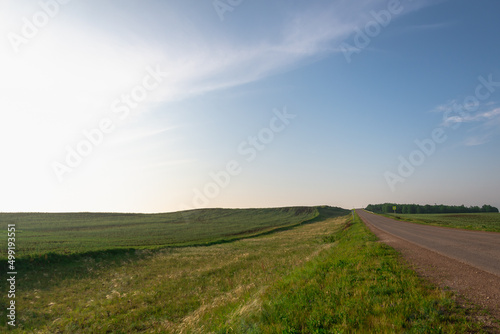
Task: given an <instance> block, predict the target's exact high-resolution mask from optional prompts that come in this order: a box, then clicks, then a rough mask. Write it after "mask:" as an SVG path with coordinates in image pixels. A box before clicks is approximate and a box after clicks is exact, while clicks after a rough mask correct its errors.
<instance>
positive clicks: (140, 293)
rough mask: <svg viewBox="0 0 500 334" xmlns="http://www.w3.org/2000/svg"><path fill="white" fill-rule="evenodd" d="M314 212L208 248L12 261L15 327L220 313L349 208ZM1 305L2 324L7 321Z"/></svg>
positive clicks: (160, 324)
mask: <svg viewBox="0 0 500 334" xmlns="http://www.w3.org/2000/svg"><path fill="white" fill-rule="evenodd" d="M285 211H287V210H285ZM319 212H320V216H319V217H321V218H319V217H317V219H314V220H313V221H314V223H311V224H304V225H302V226H300V227H299V228H293V229H285V230H282V232H280V233H270V234H267V235H261V236H260V237H258V238H247V239H242V240H240V241H235V242H232V243H221V244H215V245H212V246H209V247H181V248H165V249H161V250H158V249H157V250H148V249H143V250H138V251H134V250H131V251H127V252H109V251H107V252H99V253H95V254H87V255H83V256H79V257H68V259H70V260H71V261H59V262H51V261H45V262H44V261H36V262H37V263H36V265H31V264H30V263H29V262H25V263H24V265H21V266H20V267H19V268H18V273H19V274H18V278H17V293H16V297H17V298H16V304H17V306H18V316H19V318H18V331H22V329H24V330H26V331H27V332H30V331H32V330H34V329H43V331H44V332H46V333H55V332H58V331H63V332H68V333H69V332H71V333H78V332H87V333H93V332H98V333H101V332H106V331H107V330H110V331H115V332H123V333H126V332H135V331H149V332H151V331H154V330H156V329H157V330H158V331H159V332H162V331H165V330H166V331H172V332H178V331H179V330H180V329H182V328H189V327H197V326H198V327H199V326H201V325H200V323H208V324H211V323H214V318H215V319H225V318H226V317H227V316H228V315H229V314H230V313H228V312H229V310H232V309H233V308H234V307H236V306H237V305H238V303H244V302H245V300H246V299H248V298H250V297H251V296H255V295H258V294H259V293H260V291H261V290H262V288H263V287H264V286H266V285H267V284H269V283H270V282H273V281H275V280H277V279H279V278H280V277H282V276H283V275H286V274H287V273H289V272H290V271H292V270H293V268H295V267H297V266H300V265H301V264H302V263H304V261H307V258H308V257H313V256H314V254H315V253H316V252H318V251H319V250H321V249H323V248H324V247H330V246H331V244H325V243H324V242H323V240H322V237H323V236H326V235H328V234H329V233H331V231H332V229H335V228H336V226H337V225H338V224H337V223H336V222H335V221H334V218H332V217H338V216H339V215H345V213H346V212H347V211H346V210H339V209H335V208H319ZM327 217H330V218H329V220H327V221H324V219H326V218H327ZM282 224H283V222H282ZM4 281H5V280H2V281H0V284H3V285H4V286H3V287H2V291H4V289H5V283H3V282H4ZM2 298H3V296H2ZM4 310H5V308H4V307H1V308H0V323H2V324H4V325H5V311H4ZM221 321H222V320H221Z"/></svg>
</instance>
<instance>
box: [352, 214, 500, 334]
mask: <svg viewBox="0 0 500 334" xmlns="http://www.w3.org/2000/svg"><path fill="white" fill-rule="evenodd" d="M359 211H360V210H358V213H359ZM363 213H364V212H363ZM360 217H361V219H362V220H363V221H364V223H365V224H366V225H367V226H368V228H369V229H370V230H371V231H372V232H373V233H374V234H375V235H376V236H377V237H378V238H379V239H380V241H381V242H383V243H385V244H387V245H388V246H390V247H393V248H394V249H396V250H397V251H399V252H400V253H401V255H402V256H403V258H404V259H405V260H406V261H408V263H409V264H410V265H411V266H412V269H414V270H415V271H416V272H417V273H418V274H419V275H420V276H421V277H423V278H425V279H426V280H428V281H430V282H431V283H433V284H435V285H437V286H439V287H441V288H443V289H451V290H452V291H454V292H456V293H457V301H458V302H459V303H460V304H462V305H463V306H465V307H470V306H471V304H472V305H475V306H477V307H479V308H480V309H484V310H486V311H488V312H487V313H489V315H484V316H478V315H476V316H475V317H476V318H480V319H478V320H480V321H482V322H483V323H485V324H486V325H487V327H488V330H489V331H490V332H492V333H500V324H499V321H500V277H499V276H497V275H495V274H492V273H490V272H486V271H484V270H481V269H478V268H477V267H474V266H472V265H470V264H467V263H464V262H461V261H459V260H456V259H453V258H450V257H448V256H445V255H443V254H441V253H437V252H435V251H432V250H430V249H428V248H425V247H422V246H420V245H417V244H416V243H413V242H410V241H408V240H406V239H403V238H400V237H398V236H396V235H394V234H391V233H389V232H386V231H384V230H382V229H380V228H377V227H375V226H374V225H373V224H371V223H370V222H369V221H368V219H367V216H366V215H364V214H361V215H360Z"/></svg>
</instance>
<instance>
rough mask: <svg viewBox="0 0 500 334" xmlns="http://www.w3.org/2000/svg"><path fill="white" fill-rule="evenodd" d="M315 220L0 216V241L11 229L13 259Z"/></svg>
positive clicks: (271, 213) (223, 215) (298, 216)
mask: <svg viewBox="0 0 500 334" xmlns="http://www.w3.org/2000/svg"><path fill="white" fill-rule="evenodd" d="M336 210H343V209H339V208H337V209H336ZM343 212H346V211H345V210H344V211H343ZM318 214H319V213H318V208H314V207H289V208H277V209H274V208H271V209H200V210H192V211H184V212H174V213H163V214H121V213H0V222H1V225H2V226H1V229H0V238H1V239H5V238H6V234H7V224H15V225H16V249H17V251H16V253H17V257H18V258H22V257H28V256H29V257H40V256H44V255H45V254H47V253H52V254H51V255H54V254H58V255H61V254H78V253H85V252H96V251H102V250H110V249H119V248H122V249H127V248H161V247H165V246H172V247H173V246H190V245H208V244H214V243H221V242H227V241H231V240H235V239H240V238H243V237H249V236H254V235H259V234H262V233H266V232H272V231H273V230H275V229H278V228H286V227H290V226H295V225H297V224H300V223H302V222H305V221H308V220H311V219H313V218H315V217H316V216H317V215H318ZM5 258H6V247H1V248H0V259H3V260H5Z"/></svg>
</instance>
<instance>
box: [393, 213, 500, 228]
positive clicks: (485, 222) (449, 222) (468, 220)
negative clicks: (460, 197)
mask: <svg viewBox="0 0 500 334" xmlns="http://www.w3.org/2000/svg"><path fill="white" fill-rule="evenodd" d="M384 216H386V217H389V218H393V219H397V220H404V221H408V222H412V223H420V224H427V225H433V226H443V227H453V228H462V229H466V230H476V231H490V232H500V214H499V213H440V214H399V213H397V214H385V215H384Z"/></svg>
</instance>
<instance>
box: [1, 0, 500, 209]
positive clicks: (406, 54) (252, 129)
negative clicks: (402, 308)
mask: <svg viewBox="0 0 500 334" xmlns="http://www.w3.org/2000/svg"><path fill="white" fill-rule="evenodd" d="M499 12H500V3H499V2H498V1H495V0H481V1H474V2H473V1H466V0H455V1H451V0H448V1H436V0H432V1H431V0H420V1H417V0H413V1H412V0H400V1H398V0H390V1H378V0H370V1H368V0H359V1H347V0H328V1H323V0H309V1H290V0H288V1H285V0H273V1H269V0H267V1H264V0H252V1H250V0H215V1H212V0H205V1H200V0H183V1H173V0H167V1H165V0H163V1H160V0H147V1H140V2H139V1H131V0H120V1H119V0H109V1H106V2H103V1H98V0H86V1H82V0H71V1H70V0H41V1H22V2H21V1H15V0H6V1H2V2H1V3H0V37H1V38H0V89H1V98H0V150H1V152H2V163H1V164H0V212H81V211H95V212H144V213H153V212H170V211H179V210H184V209H192V208H205V207H208V208H211V207H226V208H248V207H281V206H296V205H300V206H302V205H308V206H309V205H332V206H340V207H344V208H357V207H365V206H366V205H368V204H370V203H371V204H375V203H384V202H396V203H417V204H434V203H437V204H441V203H443V204H449V205H461V204H464V205H466V206H470V205H483V204H490V205H494V206H497V207H500V196H499V189H500V177H499V174H498V172H499V167H500V156H499V152H500V150H499V147H500V44H499V43H498V35H499V33H500V21H499V20H498V17H497V14H498V13H499Z"/></svg>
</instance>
